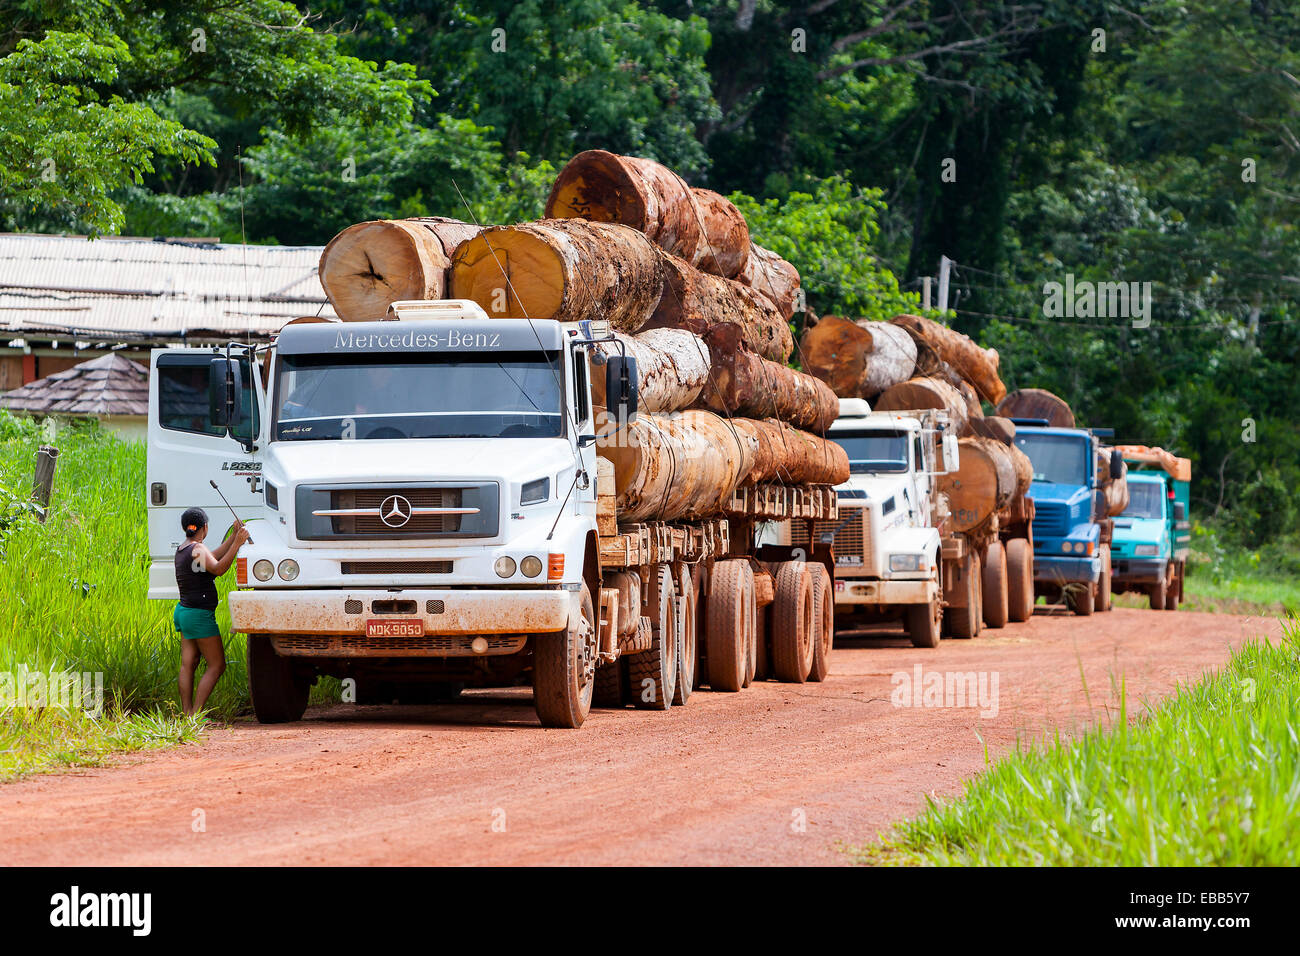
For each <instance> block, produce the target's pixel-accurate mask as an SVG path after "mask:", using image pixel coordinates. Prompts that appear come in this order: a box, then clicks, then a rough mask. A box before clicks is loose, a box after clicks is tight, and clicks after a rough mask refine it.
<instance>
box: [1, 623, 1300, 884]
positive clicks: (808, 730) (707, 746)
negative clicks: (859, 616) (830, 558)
mask: <svg viewBox="0 0 1300 956" xmlns="http://www.w3.org/2000/svg"><path fill="white" fill-rule="evenodd" d="M1102 623H1104V626H1098V624H1102ZM1278 633H1279V626H1278V624H1277V622H1276V621H1270V620H1263V619H1260V618H1247V617H1235V616H1230V615H1215V614H1196V613H1186V612H1178V613H1154V612H1151V611H1145V610H1132V609H1118V610H1116V611H1114V612H1112V613H1110V614H1107V615H1104V616H1101V617H1098V618H1096V619H1094V621H1093V622H1084V621H1081V620H1079V619H1078V618H1074V617H1072V616H1068V615H1046V614H1043V613H1042V611H1041V609H1040V612H1039V615H1038V616H1036V617H1035V618H1034V620H1033V621H1032V622H1030V623H1029V624H1027V625H1019V626H1013V627H1009V628H1007V629H1004V630H1002V631H986V632H985V636H984V637H981V638H979V639H977V640H974V641H966V642H959V641H944V642H943V644H942V645H941V646H940V647H939V648H938V649H937V650H933V651H921V650H915V649H913V648H912V647H911V645H910V644H908V642H907V641H906V639H905V638H903V637H902V635H901V634H898V633H888V634H882V635H874V636H869V637H851V638H847V639H845V638H841V639H840V640H839V641H838V642H837V646H836V650H835V655H834V657H833V659H832V674H831V678H830V680H828V681H827V682H826V683H824V684H807V685H803V686H796V685H789V684H777V683H763V684H759V685H755V686H754V687H751V688H750V689H749V690H746V691H744V692H742V693H740V694H715V693H709V692H700V693H697V694H696V695H695V696H694V697H693V698H692V700H691V702H690V703H689V705H688V706H687V707H685V708H674V709H673V710H672V711H670V712H668V713H665V714H652V713H643V712H636V711H631V710H628V711H617V712H616V711H593V712H592V715H591V717H590V719H589V720H588V722H587V725H586V726H585V727H584V728H583V729H582V730H581V731H576V732H575V731H559V730H542V729H540V728H539V727H538V726H537V723H536V720H535V718H534V716H533V712H532V705H531V700H530V696H529V694H528V692H527V691H511V692H478V693H474V694H467V695H466V696H465V697H464V698H462V699H461V700H460V701H458V702H456V703H454V704H448V705H444V706H439V707H417V708H410V707H401V708H399V707H356V706H348V705H339V706H336V707H332V708H329V709H326V710H323V711H311V712H309V714H308V718H307V719H306V720H305V721H303V722H302V723H299V724H292V725H285V726H280V727H263V726H259V725H257V724H255V723H251V722H249V723H240V724H238V725H236V726H234V727H231V728H228V729H221V730H217V731H214V732H213V733H211V735H210V737H209V740H208V742H207V743H206V744H204V745H202V746H195V747H186V748H183V749H180V750H176V751H171V752H164V753H160V754H156V755H153V756H148V757H145V758H139V759H136V760H134V761H132V762H128V763H124V764H123V765H120V766H116V767H112V768H104V769H97V770H92V771H88V772H82V773H78V774H68V775H60V776H46V777H38V778H33V779H29V780H27V781H24V782H20V783H15V784H11V785H8V786H0V859H3V860H4V861H5V862H6V863H10V864H20V865H21V864H79V865H100V864H126V865H145V864H186V863H194V864H206V865H213V864H349V865H351V864H380V863H409V864H570V863H576V864H583V863H587V864H606V863H608V864H614V863H617V864H674V863H690V864H792V863H796V864H797V863H808V864H825V863H840V862H845V857H844V855H843V854H842V853H841V852H840V851H839V850H838V849H837V848H836V847H837V844H838V843H843V844H849V845H853V844H860V843H862V842H864V841H866V840H868V839H870V838H872V837H873V836H874V835H875V834H877V833H878V832H879V831H882V830H884V829H887V828H888V826H889V825H890V824H891V823H892V822H894V821H896V820H899V819H901V818H903V817H906V816H909V815H912V814H914V813H916V812H917V811H918V810H919V809H921V808H922V807H923V805H924V800H923V794H925V793H926V792H934V793H937V794H941V795H950V794H956V793H959V792H960V790H961V785H962V781H963V780H964V779H966V778H968V777H970V776H971V775H973V774H976V773H978V772H979V770H980V769H981V767H982V766H983V763H984V755H983V747H984V745H983V744H982V743H981V741H980V739H978V738H977V737H976V734H977V733H978V734H979V736H980V737H982V738H983V740H984V741H985V742H987V743H988V745H989V746H990V748H991V751H992V752H993V753H994V754H995V755H996V754H999V753H1002V752H1005V751H1006V750H1007V749H1008V748H1010V747H1011V746H1013V745H1014V742H1015V740H1016V739H1017V737H1022V738H1023V737H1032V736H1036V735H1040V734H1043V733H1046V732H1050V731H1052V730H1054V729H1056V728H1060V729H1062V730H1063V731H1065V732H1071V731H1077V730H1079V729H1081V728H1082V727H1084V726H1086V725H1088V724H1089V723H1090V722H1091V721H1094V720H1102V721H1105V720H1109V719H1110V714H1112V713H1114V712H1115V706H1114V705H1115V701H1116V697H1115V690H1114V688H1115V687H1116V686H1117V685H1118V679H1119V677H1120V676H1121V675H1122V676H1123V677H1124V678H1125V680H1126V681H1127V686H1128V692H1129V694H1130V698H1131V699H1142V698H1148V699H1154V698H1156V697H1158V696H1161V695H1164V694H1166V693H1168V692H1169V691H1170V690H1171V689H1172V688H1173V687H1174V686H1175V684H1176V683H1178V682H1179V681H1188V680H1194V679H1196V678H1197V677H1199V676H1200V675H1201V673H1202V672H1203V671H1204V670H1206V669H1208V668H1213V667H1216V666H1218V665H1219V664H1221V663H1222V662H1223V661H1224V660H1225V659H1226V658H1227V655H1228V648H1229V646H1235V645H1237V644H1239V643H1241V642H1242V641H1243V640H1246V639H1247V638H1250V637H1254V636H1258V635H1269V636H1276V635H1277V634H1278ZM917 664H920V665H921V666H922V667H923V669H924V673H929V672H932V671H937V672H940V673H943V672H949V671H952V672H966V671H974V672H976V673H977V674H979V673H983V674H984V675H985V677H986V681H987V682H986V685H985V686H986V690H987V691H989V692H991V691H992V689H993V684H992V679H993V676H994V675H996V677H997V685H996V686H997V707H996V710H997V712H996V715H993V714H992V713H990V712H991V711H992V710H993V708H992V706H991V698H986V700H985V703H986V704H990V706H986V707H985V708H984V711H985V713H984V714H982V713H981V708H980V707H978V706H976V707H969V706H967V707H942V708H930V707H895V706H894V705H893V704H892V703H891V700H890V696H891V692H892V691H893V690H894V689H895V685H894V684H893V682H892V681H891V675H893V674H895V673H898V672H903V673H906V674H907V675H908V676H909V677H911V676H914V670H913V668H914V665H917ZM1085 680H1086V689H1085V686H1084V683H1085ZM1130 709H1131V710H1135V709H1137V708H1132V707H1131V708H1130ZM200 822H201V823H202V829H201V830H200V829H199V828H198V824H199V823H200ZM801 824H803V825H801Z"/></svg>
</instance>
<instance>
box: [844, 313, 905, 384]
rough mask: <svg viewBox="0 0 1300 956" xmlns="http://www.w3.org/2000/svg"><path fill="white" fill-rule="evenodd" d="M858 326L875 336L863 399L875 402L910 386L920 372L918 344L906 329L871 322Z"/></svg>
mask: <svg viewBox="0 0 1300 956" xmlns="http://www.w3.org/2000/svg"><path fill="white" fill-rule="evenodd" d="M855 324H856V325H857V326H858V327H859V328H862V329H866V330H867V331H868V332H870V333H871V342H872V345H873V348H872V350H871V358H870V359H869V360H868V362H867V367H866V371H865V374H864V375H863V377H862V381H861V382H860V383H859V393H858V394H859V395H860V397H862V398H867V399H870V398H874V397H875V396H877V395H879V394H880V393H881V392H883V391H884V390H885V389H887V388H891V387H892V386H894V385H897V384H898V383H899V382H906V381H907V380H908V379H909V378H911V377H912V373H913V372H914V371H915V370H916V342H915V341H914V340H913V339H912V336H911V335H910V334H909V333H908V332H907V330H906V329H900V328H899V327H898V326H896V325H894V324H892V323H890V322H868V321H866V320H865V319H859V320H857V321H856V322H855Z"/></svg>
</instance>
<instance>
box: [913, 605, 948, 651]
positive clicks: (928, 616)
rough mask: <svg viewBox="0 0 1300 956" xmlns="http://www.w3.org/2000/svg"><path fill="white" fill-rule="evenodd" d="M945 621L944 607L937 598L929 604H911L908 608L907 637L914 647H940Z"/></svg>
mask: <svg viewBox="0 0 1300 956" xmlns="http://www.w3.org/2000/svg"><path fill="white" fill-rule="evenodd" d="M942 621H943V605H942V603H940V601H939V598H938V597H935V599H934V600H933V601H931V602H930V603H929V604H910V605H908V608H907V636H908V637H910V638H911V639H912V646H913V647H938V646H939V630H940V625H941V623H942Z"/></svg>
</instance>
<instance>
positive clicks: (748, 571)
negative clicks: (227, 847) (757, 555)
mask: <svg viewBox="0 0 1300 956" xmlns="http://www.w3.org/2000/svg"><path fill="white" fill-rule="evenodd" d="M741 575H742V576H743V577H744V579H745V682H744V684H742V685H741V686H743V687H748V686H749V685H750V684H752V683H754V675H755V674H756V673H757V672H758V586H757V585H756V584H755V583H754V568H753V565H751V564H749V562H745V569H744V571H742V572H741Z"/></svg>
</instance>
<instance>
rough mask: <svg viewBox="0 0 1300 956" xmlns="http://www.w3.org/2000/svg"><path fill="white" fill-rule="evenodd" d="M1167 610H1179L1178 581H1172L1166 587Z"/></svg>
mask: <svg viewBox="0 0 1300 956" xmlns="http://www.w3.org/2000/svg"><path fill="white" fill-rule="evenodd" d="M1165 610H1166V611H1177V610H1178V585H1177V583H1170V584H1169V585H1168V586H1167V587H1166V588H1165Z"/></svg>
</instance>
